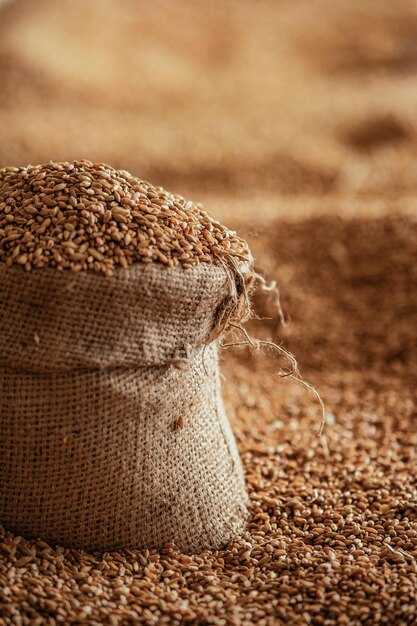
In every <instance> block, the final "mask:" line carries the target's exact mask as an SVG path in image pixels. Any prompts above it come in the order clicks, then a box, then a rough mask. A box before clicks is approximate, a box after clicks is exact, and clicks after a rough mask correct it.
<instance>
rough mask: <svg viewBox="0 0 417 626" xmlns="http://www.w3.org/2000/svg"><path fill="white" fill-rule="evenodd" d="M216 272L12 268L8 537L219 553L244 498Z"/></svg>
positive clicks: (4, 482) (235, 528)
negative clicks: (221, 346) (223, 367)
mask: <svg viewBox="0 0 417 626" xmlns="http://www.w3.org/2000/svg"><path fill="white" fill-rule="evenodd" d="M240 287H241V285H239V281H234V280H231V277H230V272H228V271H226V269H224V268H223V267H220V266H217V265H208V264H200V265H197V266H195V267H193V268H191V269H187V270H184V269H179V268H171V269H167V268H165V267H162V266H159V265H157V264H149V265H144V264H136V265H132V266H131V267H129V268H128V269H119V270H117V271H116V272H115V274H114V275H113V276H111V277H107V276H101V275H97V274H92V273H89V272H79V273H72V272H65V271H64V272H59V271H57V270H55V269H52V268H45V269H41V270H35V271H32V272H25V271H23V270H21V269H20V268H6V267H4V266H3V267H0V522H1V523H2V524H3V525H4V526H5V527H6V528H8V529H10V530H12V531H14V532H16V533H19V534H21V535H25V536H37V537H41V538H43V539H45V540H47V541H49V542H53V543H59V544H61V545H67V546H71V547H78V548H85V549H90V550H101V551H103V550H110V549H116V548H123V547H135V548H160V547H161V546H163V545H164V544H165V543H167V542H174V543H175V544H176V545H177V546H178V547H179V548H180V549H181V550H183V551H185V552H190V551H198V550H202V549H205V548H219V547H220V546H222V545H223V544H225V543H226V542H227V541H228V540H229V539H230V538H231V537H232V536H233V535H235V534H236V533H239V532H240V531H241V530H242V528H243V526H244V523H245V519H246V515H247V495H246V491H245V484H244V477H243V472H242V466H241V462H240V459H239V455H238V452H237V449H236V444H235V440H234V437H233V434H232V431H231V429H230V426H229V423H228V420H227V417H226V414H225V411H224V407H223V402H222V398H221V389H220V379H219V368H218V358H217V345H216V341H215V337H216V335H217V336H218V335H219V334H220V333H221V331H222V328H223V327H224V324H225V323H226V322H225V321H224V320H225V319H226V318H227V317H228V316H229V315H230V313H231V312H233V311H236V308H237V307H238V302H239V289H240Z"/></svg>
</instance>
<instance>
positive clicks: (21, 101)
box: [0, 0, 417, 219]
mask: <svg viewBox="0 0 417 626" xmlns="http://www.w3.org/2000/svg"><path fill="white" fill-rule="evenodd" d="M416 69H417V3H416V2H415V1H410V0H398V1H397V2H395V3H394V2H390V1H389V0H385V1H384V0H382V1H381V0H366V1H365V2H364V1H363V0H352V1H349V2H334V0H333V1H332V0H316V1H315V2H309V1H307V0H295V1H290V0H260V1H258V2H252V1H250V0H243V1H240V2H236V1H233V0H226V1H224V2H217V1H216V2H212V3H207V2H202V1H199V2H193V3H187V2H186V1H185V0H177V1H176V2H169V1H168V0H156V1H155V2H152V3H149V2H145V1H144V0H100V2H96V1H94V0H83V1H81V0H71V1H70V0H60V2H52V1H51V0H30V1H29V0H16V1H15V2H6V3H4V4H3V6H2V8H1V12H0V85H1V98H0V129H1V142H0V165H5V164H23V163H26V162H32V163H37V162H45V161H48V160H50V159H53V160H64V159H65V160H70V159H73V158H82V157H85V158H90V159H92V160H100V161H105V162H108V163H110V164H111V165H114V166H116V167H122V168H126V169H129V170H131V171H132V172H133V173H135V174H136V175H138V176H141V177H143V178H146V179H149V180H151V181H154V182H156V183H158V184H162V185H165V186H166V187H168V188H169V189H172V190H174V191H176V192H180V193H183V194H185V195H187V194H188V195H192V197H193V198H195V199H198V200H201V201H203V202H205V203H207V205H208V207H209V208H210V210H212V211H213V212H214V213H217V215H219V216H222V217H223V216H225V215H226V214H227V216H232V219H233V218H234V216H236V217H240V216H241V217H244V216H245V217H246V216H251V215H253V214H254V213H255V214H256V216H257V218H258V219H261V218H262V216H264V217H265V218H266V217H268V216H275V215H277V214H279V215H282V214H285V215H299V214H306V213H311V212H313V213H317V212H331V213H334V212H335V211H337V212H344V211H347V212H352V211H353V212H355V213H356V212H361V211H362V212H363V211H365V212H366V213H368V212H369V211H371V212H373V213H380V212H386V211H388V212H390V211H395V210H397V208H398V206H401V207H402V208H410V207H411V209H412V208H413V204H414V201H413V199H412V197H413V194H414V192H415V190H416V186H417V170H416V166H415V157H416V152H417V143H416V120H415V110H416V105H417V84H416V78H415V72H416ZM352 197H354V198H356V197H357V198H358V201H357V202H356V201H355V202H354V203H352ZM394 205H395V206H394Z"/></svg>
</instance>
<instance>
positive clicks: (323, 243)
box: [0, 0, 417, 626]
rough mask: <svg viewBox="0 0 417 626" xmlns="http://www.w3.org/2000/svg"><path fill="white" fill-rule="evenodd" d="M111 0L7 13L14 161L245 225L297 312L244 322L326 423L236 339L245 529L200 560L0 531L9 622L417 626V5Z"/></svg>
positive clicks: (404, 0)
mask: <svg viewBox="0 0 417 626" xmlns="http://www.w3.org/2000/svg"><path fill="white" fill-rule="evenodd" d="M120 4H121V3H119V2H116V0H102V1H101V2H100V3H95V2H93V0H91V1H87V2H74V0H73V1H71V2H70V1H69V0H68V1H67V0H65V1H63V2H61V3H59V8H58V3H51V2H48V1H47V0H31V1H30V2H28V1H27V2H20V3H17V4H15V5H13V4H12V3H10V4H9V5H6V6H5V8H4V9H3V13H2V19H1V21H0V31H1V37H0V74H1V81H2V98H1V99H0V100H1V101H0V124H1V131H2V142H1V146H0V164H1V165H2V166H3V165H8V164H22V163H27V162H30V161H31V162H33V163H37V162H45V161H48V160H49V159H50V158H52V159H55V160H69V159H73V158H82V157H86V158H90V159H93V160H100V161H103V160H104V161H107V162H110V163H112V164H114V165H115V166H116V167H122V168H127V169H129V170H131V171H132V172H133V173H134V174H135V175H138V176H140V177H142V178H146V179H149V180H152V181H153V182H155V183H156V184H161V185H164V186H166V187H167V188H168V189H171V190H173V191H175V192H178V193H181V194H183V195H185V196H187V197H191V198H192V199H193V200H197V201H198V200H203V201H204V203H205V205H206V206H207V207H208V209H209V210H210V212H213V213H214V214H215V215H216V216H218V217H219V218H221V219H222V220H224V221H226V223H228V224H229V223H230V224H231V225H232V226H234V227H237V228H239V232H240V234H242V235H243V236H247V237H248V239H249V241H250V244H251V245H252V248H253V250H254V252H255V254H256V256H257V257H258V259H259V265H262V266H265V267H266V268H267V269H268V271H269V272H270V273H272V274H273V275H274V277H275V278H276V279H277V280H278V282H279V284H280V287H281V292H282V300H283V305H284V308H285V311H286V313H287V315H288V316H289V317H290V318H291V323H290V324H289V325H288V326H287V328H286V329H285V330H282V329H280V328H278V326H277V324H276V323H275V322H274V321H272V320H264V321H263V322H256V323H255V324H254V325H253V327H252V330H253V332H257V333H259V334H260V335H262V336H273V337H275V338H278V339H284V340H285V345H286V346H287V347H289V348H291V349H292V350H293V351H294V352H295V354H296V356H297V358H298V360H299V363H300V366H301V370H302V372H303V373H304V375H305V376H306V378H307V379H308V380H309V381H310V382H312V383H314V384H315V385H316V386H317V387H318V388H319V389H320V391H321V393H322V396H323V398H324V400H325V401H326V404H327V410H328V424H327V428H326V437H325V439H323V440H322V441H319V440H317V438H316V437H315V435H314V430H315V428H316V426H317V424H318V421H319V418H320V416H319V409H318V407H317V405H316V403H315V401H314V398H313V397H311V396H310V395H309V394H308V393H307V392H306V391H305V390H303V389H302V388H300V387H299V386H297V385H295V384H294V383H292V382H289V381H287V382H285V381H281V382H279V381H278V379H277V377H276V375H275V372H276V370H277V369H278V365H277V364H276V363H274V361H273V360H270V359H264V360H260V359H258V358H254V357H251V356H250V355H249V353H247V352H245V351H242V352H235V353H234V355H233V354H232V352H231V350H228V351H226V352H225V355H224V368H223V370H224V373H225V376H226V380H225V382H224V391H225V396H226V400H227V404H228V410H229V414H230V415H231V417H232V424H233V427H234V430H235V433H236V435H237V438H238V445H239V448H240V451H241V454H242V457H243V462H244V466H245V469H246V475H247V481H248V486H249V491H250V495H251V500H252V515H251V519H250V523H249V526H248V529H247V533H246V534H245V535H244V536H243V537H239V538H237V539H236V541H235V542H232V543H231V544H230V545H229V546H228V547H226V548H225V549H224V550H221V551H219V552H214V553H213V552H207V553H203V554H199V555H196V556H191V557H190V556H188V557H184V556H182V555H180V554H179V553H177V552H175V550H174V551H173V552H171V551H170V550H171V549H170V548H169V547H167V550H166V551H164V552H163V553H160V554H159V553H158V554H156V553H155V554H154V553H152V554H149V555H148V554H147V553H141V554H138V553H135V552H132V553H125V554H107V555H91V554H80V553H77V552H71V551H69V550H63V549H59V548H58V549H56V548H48V547H46V546H43V545H42V544H35V543H34V542H26V541H23V540H22V541H20V542H19V543H18V539H16V540H15V541H14V543H13V537H12V536H11V535H7V534H5V535H4V537H3V538H2V541H1V546H0V550H1V558H0V571H1V581H2V583H3V581H4V582H5V583H6V584H5V586H3V587H2V589H1V594H2V604H1V609H0V615H1V616H2V617H1V619H3V623H4V624H7V626H9V625H10V626H11V625H14V624H20V623H23V624H37V625H38V626H41V625H42V624H51V625H52V624H56V623H63V624H65V623H71V622H72V623H77V620H78V622H81V621H82V622H83V623H87V624H88V623H91V624H97V625H98V624H112V625H117V624H130V623H132V624H134V623H143V624H149V625H150V624H155V625H156V624H164V623H166V624H174V625H175V624H183V623H185V624H187V623H188V624H201V625H203V624H204V625H206V624H221V625H222V626H223V625H224V626H226V624H236V625H240V624H245V626H246V625H247V626H249V625H252V624H260V626H275V624H280V623H285V624H296V625H298V624H302V625H304V624H317V625H320V624H323V625H324V624H327V625H328V626H332V625H333V624H336V625H350V624H353V625H356V624H368V625H369V626H371V625H373V624H388V625H391V624H400V625H402V624H404V625H406V624H407V625H408V624H410V625H413V624H416V623H417V615H416V609H415V605H416V601H417V593H416V587H417V564H416V559H417V517H416V510H417V485H416V479H415V460H416V459H415V455H416V452H415V450H416V444H417V431H416V425H415V408H414V407H415V402H416V391H415V389H416V374H415V372H416V358H417V357H416V349H415V348H416V343H417V342H416V334H417V332H416V327H417V326H416V321H417V320H416V317H417V301H416V289H415V281H416V276H415V273H416V271H415V251H416V245H417V241H416V221H415V198H414V194H415V190H416V183H417V175H416V172H417V170H416V166H415V162H416V161H415V157H416V152H417V143H416V121H415V109H416V104H417V90H416V87H415V68H416V65H417V48H416V41H417V39H416V33H417V4H416V2H415V1H414V0H411V1H410V0H399V1H398V2H395V3H392V2H391V3H390V2H380V1H379V0H366V1H362V0H353V1H352V2H349V3H335V2H333V1H332V0H318V1H317V2H314V3H311V2H308V1H307V0H299V1H298V2H289V1H284V0H282V1H280V2H275V0H261V2H259V3H256V7H257V8H256V10H255V9H254V8H253V7H254V5H253V3H252V2H249V1H243V2H239V3H237V2H232V1H230V2H227V3H225V2H221V3H220V2H218V3H217V2H212V3H198V2H195V3H193V4H192V6H190V4H189V3H185V2H181V1H179V2H176V3H175V6H174V4H173V3H171V4H170V3H168V2H162V0H161V1H160V2H157V3H152V9H151V8H149V7H150V6H151V5H150V4H149V3H145V2H136V1H134V0H131V1H129V0H126V1H124V2H123V3H122V4H123V10H122V11H120V10H117V9H116V5H117V6H120ZM46 102H47V106H46V105H45V103H46ZM103 129H105V132H103ZM271 313H272V309H271ZM22 559H23V560H22ZM36 620H37V621H36Z"/></svg>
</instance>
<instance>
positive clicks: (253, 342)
mask: <svg viewBox="0 0 417 626" xmlns="http://www.w3.org/2000/svg"><path fill="white" fill-rule="evenodd" d="M229 326H231V327H232V328H234V329H236V330H238V331H240V332H241V333H242V334H243V336H244V341H231V342H227V343H226V342H219V345H220V346H221V347H222V348H231V347H234V346H250V347H251V348H253V349H254V350H261V349H262V347H263V346H267V347H268V348H272V349H273V350H276V351H277V352H278V353H279V354H280V355H281V356H283V357H284V358H286V359H287V361H288V363H289V364H290V369H289V370H283V369H281V370H280V371H279V372H278V376H280V377H281V378H291V379H292V380H293V381H295V382H296V383H298V384H300V385H302V386H303V387H305V389H307V390H308V391H309V392H310V393H311V394H313V395H314V396H315V398H316V399H317V401H318V402H319V404H320V407H321V420H320V423H319V426H318V428H317V430H316V435H317V437H321V436H322V435H323V431H324V427H325V425H326V407H325V405H324V402H323V400H322V398H321V396H320V394H319V392H318V391H317V389H316V388H315V387H313V385H311V384H310V383H309V382H307V381H306V380H304V379H303V378H302V376H301V373H300V371H299V369H298V363H297V360H296V358H295V357H294V355H293V354H291V352H289V351H288V350H286V349H285V348H283V347H282V346H280V345H278V344H277V343H275V342H274V341H272V340H271V339H254V338H252V337H251V336H250V335H249V333H248V331H247V330H246V329H245V328H243V327H242V326H239V324H234V323H232V322H229Z"/></svg>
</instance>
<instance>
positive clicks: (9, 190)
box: [0, 161, 249, 274]
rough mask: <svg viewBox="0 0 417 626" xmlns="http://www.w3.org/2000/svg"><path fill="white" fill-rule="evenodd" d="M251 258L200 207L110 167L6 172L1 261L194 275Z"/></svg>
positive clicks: (87, 164) (0, 207)
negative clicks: (150, 268) (154, 267)
mask: <svg viewBox="0 0 417 626" xmlns="http://www.w3.org/2000/svg"><path fill="white" fill-rule="evenodd" d="M225 256H227V257H229V258H230V257H235V258H239V259H247V258H248V256H249V251H248V248H247V245H246V244H245V242H244V241H243V240H242V239H240V238H239V237H238V236H237V235H236V233H234V232H233V231H230V230H228V229H227V228H226V227H224V226H222V225H221V224H220V223H219V222H216V221H215V220H213V219H212V218H210V217H209V216H208V215H207V213H206V212H205V211H204V210H203V209H202V208H201V207H200V206H198V205H196V204H194V203H192V202H189V201H186V200H185V199H184V198H182V197H181V196H179V195H175V194H172V193H169V192H168V191H165V190H164V189H163V188H162V187H154V186H153V185H151V184H150V183H148V182H146V181H143V180H140V179H138V178H135V177H134V176H132V175H131V174H129V173H128V172H126V171H121V170H115V169H113V168H112V167H110V166H108V165H104V164H103V163H92V162H91V161H74V162H73V163H49V164H47V165H38V166H31V165H29V166H27V167H19V168H17V167H8V168H5V169H2V170H0V262H3V263H6V265H7V266H11V265H13V264H17V265H20V266H22V267H24V268H25V269H26V270H28V271H29V270H31V269H32V268H42V267H56V268H58V269H60V270H64V269H70V270H73V271H80V270H95V271H98V272H104V273H106V274H111V273H112V272H113V271H114V269H115V267H116V266H121V267H124V268H126V267H128V266H129V265H130V264H131V263H134V262H138V261H140V262H142V263H149V262H152V261H156V262H159V263H162V264H163V265H166V266H168V267H173V266H177V265H181V266H182V267H183V268H188V267H192V266H194V265H196V264H197V263H202V262H204V263H213V262H215V261H216V260H218V259H220V258H222V257H225Z"/></svg>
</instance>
